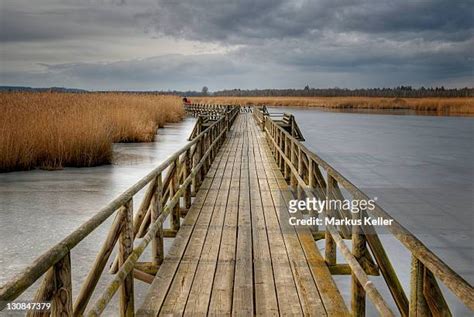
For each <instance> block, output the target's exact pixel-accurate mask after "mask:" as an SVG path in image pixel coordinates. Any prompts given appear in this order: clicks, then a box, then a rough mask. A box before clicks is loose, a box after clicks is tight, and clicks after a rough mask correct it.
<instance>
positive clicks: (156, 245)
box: [151, 173, 164, 265]
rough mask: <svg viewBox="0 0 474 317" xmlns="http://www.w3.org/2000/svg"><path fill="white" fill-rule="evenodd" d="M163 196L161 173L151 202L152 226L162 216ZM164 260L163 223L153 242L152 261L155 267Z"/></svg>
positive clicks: (157, 178)
mask: <svg viewBox="0 0 474 317" xmlns="http://www.w3.org/2000/svg"><path fill="white" fill-rule="evenodd" d="M162 194H163V180H162V177H161V173H160V174H158V176H157V177H156V191H155V193H154V194H153V199H152V201H151V224H153V223H155V221H156V219H158V217H159V216H160V215H161V213H162V211H163V205H162V203H161V197H162ZM163 258H164V248H163V222H162V223H161V225H160V227H159V229H158V230H157V231H156V234H155V237H154V238H153V240H151V259H152V263H153V264H155V265H160V264H161V263H162V262H163Z"/></svg>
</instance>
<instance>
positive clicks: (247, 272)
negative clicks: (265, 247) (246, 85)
mask: <svg viewBox="0 0 474 317" xmlns="http://www.w3.org/2000/svg"><path fill="white" fill-rule="evenodd" d="M241 117H242V118H245V116H241ZM248 124H249V121H248V120H245V124H244V126H243V131H242V132H241V133H242V134H243V138H244V143H243V155H242V165H241V174H240V195H239V211H238V235H237V248H236V252H237V253H236V264H235V280H234V297H233V304H232V314H233V315H253V314H254V310H253V307H254V300H253V292H254V290H253V272H252V271H253V270H252V266H253V263H252V260H253V259H252V222H251V214H250V212H251V211H250V187H249V161H248V155H249V154H248V151H249V144H248V140H247V138H248Z"/></svg>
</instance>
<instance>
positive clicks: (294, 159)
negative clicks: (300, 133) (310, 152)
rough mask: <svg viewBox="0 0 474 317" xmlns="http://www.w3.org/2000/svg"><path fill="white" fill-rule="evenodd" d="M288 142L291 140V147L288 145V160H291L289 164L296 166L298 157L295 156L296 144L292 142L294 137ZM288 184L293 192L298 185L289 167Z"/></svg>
mask: <svg viewBox="0 0 474 317" xmlns="http://www.w3.org/2000/svg"><path fill="white" fill-rule="evenodd" d="M290 142H291V147H290V151H291V152H290V162H291V165H293V166H294V167H295V166H298V158H297V157H296V149H295V148H296V146H295V142H294V139H293V140H292V139H290ZM290 186H291V189H292V190H293V192H295V191H296V189H297V187H298V181H297V180H296V176H295V174H294V172H293V170H291V169H290Z"/></svg>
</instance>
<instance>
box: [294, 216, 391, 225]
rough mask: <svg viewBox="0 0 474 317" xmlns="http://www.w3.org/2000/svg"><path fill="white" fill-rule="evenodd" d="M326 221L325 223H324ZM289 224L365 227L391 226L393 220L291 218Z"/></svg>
mask: <svg viewBox="0 0 474 317" xmlns="http://www.w3.org/2000/svg"><path fill="white" fill-rule="evenodd" d="M323 220H324V221H323ZM288 222H289V223H290V225H292V226H314V225H317V226H322V225H333V226H344V225H345V226H360V225H362V224H364V225H365V226H391V225H392V223H393V219H385V218H383V217H377V218H373V217H368V216H367V217H364V219H358V218H356V219H352V218H342V219H337V218H334V217H324V218H323V219H321V218H318V217H309V218H303V219H299V218H296V217H290V219H288Z"/></svg>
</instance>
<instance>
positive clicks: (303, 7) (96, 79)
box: [0, 0, 474, 91]
mask: <svg viewBox="0 0 474 317" xmlns="http://www.w3.org/2000/svg"><path fill="white" fill-rule="evenodd" d="M473 31H474V1H470V0H452V1H451V0H444V1H442V0H431V1H429V0H391V1H388V0H314V1H305V0H296V1H291V0H255V1H249V0H238V1H231V0H190V1H184V0H62V1H60V0H34V1H32V0H0V41H1V51H0V54H1V55H0V85H25V86H34V87H49V86H67V87H76V88H85V89H92V90H104V89H112V90H113V89H120V90H161V89H164V90H167V89H178V90H187V89H193V90H200V89H201V87H202V86H204V85H206V86H208V87H209V89H210V90H211V91H214V90H218V89H225V88H242V89H246V88H302V87H303V86H304V85H306V84H309V85H310V86H311V87H321V88H326V87H336V86H337V87H347V88H360V87H393V86H397V85H413V86H421V85H425V86H431V85H444V86H447V87H464V86H470V87H472V86H474V78H473V65H474V53H473V52H474V35H473V34H474V33H473Z"/></svg>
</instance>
